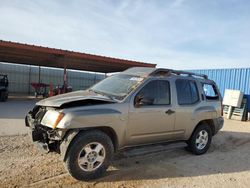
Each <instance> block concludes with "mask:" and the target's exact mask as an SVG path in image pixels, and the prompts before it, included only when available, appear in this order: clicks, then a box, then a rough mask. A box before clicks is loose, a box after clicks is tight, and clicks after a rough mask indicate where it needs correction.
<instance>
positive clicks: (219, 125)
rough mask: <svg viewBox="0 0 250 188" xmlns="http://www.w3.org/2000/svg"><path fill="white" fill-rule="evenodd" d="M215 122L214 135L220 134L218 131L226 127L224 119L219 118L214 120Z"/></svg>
mask: <svg viewBox="0 0 250 188" xmlns="http://www.w3.org/2000/svg"><path fill="white" fill-rule="evenodd" d="M213 121H214V128H215V130H214V135H215V134H217V133H218V131H219V130H220V129H222V127H223V125H224V119H223V117H219V118H216V119H214V120H213Z"/></svg>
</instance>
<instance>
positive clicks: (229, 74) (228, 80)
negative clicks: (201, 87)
mask: <svg viewBox="0 0 250 188" xmlns="http://www.w3.org/2000/svg"><path fill="white" fill-rule="evenodd" d="M190 71H191V72H195V73H200V74H206V75H208V78H209V79H212V80H214V81H215V82H216V84H217V85H218V87H219V89H220V92H221V94H222V96H224V92H225V89H234V90H241V91H242V92H243V93H244V94H245V97H246V98H247V99H248V111H249V112H250V68H234V69H203V70H190Z"/></svg>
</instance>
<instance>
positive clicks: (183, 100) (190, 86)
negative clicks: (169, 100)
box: [175, 79, 199, 105]
mask: <svg viewBox="0 0 250 188" xmlns="http://www.w3.org/2000/svg"><path fill="white" fill-rule="evenodd" d="M175 83H176V89H177V99H178V104H179V105H191V104H194V103H196V102H198V101H199V93H198V89H197V86H196V83H195V82H194V81H192V80H184V79H178V80H176V81H175Z"/></svg>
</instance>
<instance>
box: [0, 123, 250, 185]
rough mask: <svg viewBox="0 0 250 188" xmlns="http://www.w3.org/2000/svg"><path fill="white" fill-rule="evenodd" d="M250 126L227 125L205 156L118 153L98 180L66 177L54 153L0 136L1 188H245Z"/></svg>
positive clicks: (180, 151) (173, 150)
mask: <svg viewBox="0 0 250 188" xmlns="http://www.w3.org/2000/svg"><path fill="white" fill-rule="evenodd" d="M249 148H250V122H238V121H233V120H230V121H226V122H225V126H224V128H223V130H222V131H220V132H219V133H218V134H217V135H216V136H215V137H214V138H213V141H212V145H211V148H210V149H209V151H208V153H206V154H205V155H202V156H195V155H192V154H190V153H189V152H187V151H186V150H185V149H184V145H183V144H170V145H156V146H149V147H141V148H138V149H133V150H128V151H126V152H123V153H120V154H118V155H117V156H116V157H115V161H114V162H113V164H112V166H111V167H110V168H109V171H108V173H107V174H106V175H105V176H104V177H103V178H101V179H98V180H96V181H92V182H80V181H76V180H74V179H73V178H71V177H70V176H69V175H68V174H67V172H66V171H65V169H64V166H63V164H62V162H61V161H60V160H59V156H58V155H57V154H53V153H49V154H41V153H40V152H38V151H37V149H36V148H35V147H34V146H33V145H32V143H31V142H30V140H29V137H28V136H27V135H20V136H2V137H0V187H1V188H2V187H36V188H38V187H69V186H72V187H119V188H125V187H129V188H131V187H199V188H201V187H220V188H221V187H227V188H230V187H232V188H234V187H250V149H249Z"/></svg>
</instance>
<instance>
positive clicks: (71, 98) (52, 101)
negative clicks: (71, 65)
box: [36, 90, 116, 107]
mask: <svg viewBox="0 0 250 188" xmlns="http://www.w3.org/2000/svg"><path fill="white" fill-rule="evenodd" d="M84 100H96V101H106V102H116V101H115V100H112V99H110V98H108V97H106V96H103V95H99V94H95V93H93V92H89V91H88V90H86V91H75V92H71V93H66V94H61V95H57V96H54V97H49V98H47V99H43V100H41V101H39V102H37V103H36V105H38V106H50V107H60V106H62V105H63V104H68V103H71V102H77V101H84Z"/></svg>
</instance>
